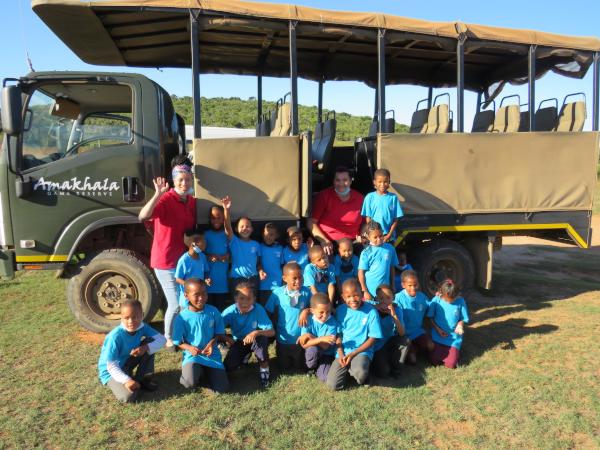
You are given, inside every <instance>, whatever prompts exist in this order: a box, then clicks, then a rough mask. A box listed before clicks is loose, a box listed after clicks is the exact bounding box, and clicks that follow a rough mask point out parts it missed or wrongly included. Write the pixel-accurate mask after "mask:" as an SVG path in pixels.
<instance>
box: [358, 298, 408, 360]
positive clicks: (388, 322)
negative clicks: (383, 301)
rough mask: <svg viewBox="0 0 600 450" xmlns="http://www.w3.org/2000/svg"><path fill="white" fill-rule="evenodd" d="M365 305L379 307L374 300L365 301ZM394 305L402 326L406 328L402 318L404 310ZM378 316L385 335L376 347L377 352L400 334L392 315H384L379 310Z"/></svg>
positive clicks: (378, 340)
mask: <svg viewBox="0 0 600 450" xmlns="http://www.w3.org/2000/svg"><path fill="white" fill-rule="evenodd" d="M365 303H369V304H370V305H373V306H374V307H375V305H377V301H373V300H365ZM392 305H394V310H395V311H396V316H398V320H399V321H400V323H401V324H402V326H404V318H403V317H402V309H400V307H399V306H398V305H396V304H394V303H392ZM375 309H377V308H376V307H375ZM377 314H379V321H380V323H381V333H382V334H383V337H382V338H381V339H377V342H376V343H375V345H374V348H375V351H378V350H380V349H382V348H383V346H384V345H385V344H386V342H387V341H388V340H389V339H390V338H391V337H392V336H395V335H396V334H398V329H397V328H396V322H394V319H392V316H391V315H390V314H387V313H386V314H383V313H381V312H379V310H378V311H377Z"/></svg>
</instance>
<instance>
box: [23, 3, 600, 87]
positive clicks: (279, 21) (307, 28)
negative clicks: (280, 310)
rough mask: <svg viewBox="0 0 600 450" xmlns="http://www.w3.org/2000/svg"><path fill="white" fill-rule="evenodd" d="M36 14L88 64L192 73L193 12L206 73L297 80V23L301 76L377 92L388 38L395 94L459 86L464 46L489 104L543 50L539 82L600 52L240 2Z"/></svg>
mask: <svg viewBox="0 0 600 450" xmlns="http://www.w3.org/2000/svg"><path fill="white" fill-rule="evenodd" d="M32 7H33V10H34V11H35V12H36V14H38V16H39V17H40V18H41V19H42V20H43V21H44V22H45V23H46V25H48V27H50V29H51V30H52V31H53V32H54V33H55V34H56V35H57V36H59V37H60V39H62V41H63V42H65V44H66V45H67V46H69V48H70V49H71V50H72V51H73V52H75V53H76V54H77V55H78V56H79V57H80V58H81V59H82V60H83V61H85V62H87V63H90V64H101V65H117V66H133V67H190V65H191V49H190V33H189V29H190V24H189V23H190V19H189V15H190V11H192V12H193V13H194V14H197V15H198V18H199V23H200V33H199V44H200V45H199V47H200V61H201V63H200V72H201V73H225V74H238V75H265V76H273V77H287V76H289V53H288V51H289V50H288V42H289V37H288V23H289V21H294V22H297V26H296V33H297V48H298V76H300V77H302V78H305V79H309V80H315V81H327V80H355V81H362V82H364V83H366V84H367V85H369V86H372V87H375V86H377V70H376V67H377V35H378V32H380V30H385V33H386V66H387V70H386V83H387V84H415V85H423V86H428V87H450V86H456V45H457V42H458V41H459V40H462V39H466V40H465V87H466V88H467V89H469V90H472V91H477V92H480V91H484V92H485V93H486V94H487V95H486V97H487V98H488V99H489V98H493V97H495V96H496V95H497V94H498V93H499V92H500V90H501V89H502V87H503V85H504V83H506V82H511V83H514V84H522V83H526V82H527V52H528V50H529V47H530V46H531V45H536V46H537V47H538V48H537V52H536V59H537V63H536V64H537V67H536V77H537V78H540V77H542V76H543V75H544V74H545V73H546V72H548V71H553V72H556V73H559V74H561V75H565V76H569V77H573V78H583V77H584V76H585V74H586V72H587V70H588V68H589V66H590V65H591V63H592V62H593V52H596V51H600V40H599V39H598V38H595V37H572V36H563V35H558V34H553V33H545V32H539V31H532V30H518V29H510V28H501V27H491V26H483V25H474V24H465V23H461V22H430V21H426V20H419V19H410V18H405V17H398V16H393V15H388V14H379V13H360V12H342V11H328V10H321V9H315V8H308V7H303V6H294V5H281V4H267V3H254V2H241V1H232V0H195V1H192V0H142V1H140V0H138V1H122V0H117V1H102V2H100V1H92V2H81V1H78V0H33V1H32ZM357 60H360V61H361V63H360V64H357V63H356V62H357Z"/></svg>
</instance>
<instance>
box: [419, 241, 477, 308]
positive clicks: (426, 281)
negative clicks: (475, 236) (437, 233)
mask: <svg viewBox="0 0 600 450" xmlns="http://www.w3.org/2000/svg"><path fill="white" fill-rule="evenodd" d="M415 263H416V264H415V265H416V268H417V270H418V274H419V281H420V283H421V289H422V290H423V292H424V293H425V294H426V295H428V296H429V297H433V296H434V295H435V293H436V291H437V289H438V286H439V284H440V283H441V282H442V281H444V280H445V279H447V278H451V279H452V280H453V281H454V282H455V283H456V284H457V285H458V286H460V288H461V289H462V291H463V292H465V291H468V290H469V289H471V288H472V287H473V283H474V281H475V266H474V264H473V259H472V258H471V255H470V253H469V252H468V251H467V249H466V248H465V247H463V246H462V245H460V244H458V243H457V242H454V241H450V240H447V239H440V240H438V241H433V242H432V243H431V244H430V245H428V246H427V247H425V248H424V249H419V250H418V251H417V257H416V261H415Z"/></svg>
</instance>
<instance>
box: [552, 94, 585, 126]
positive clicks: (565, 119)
mask: <svg viewBox="0 0 600 450" xmlns="http://www.w3.org/2000/svg"><path fill="white" fill-rule="evenodd" d="M585 115H586V111H585V102H584V101H582V100H580V101H576V102H569V103H565V104H564V105H563V106H562V108H561V109H560V114H559V116H558V122H557V124H556V127H555V129H554V131H581V130H583V124H584V123H585Z"/></svg>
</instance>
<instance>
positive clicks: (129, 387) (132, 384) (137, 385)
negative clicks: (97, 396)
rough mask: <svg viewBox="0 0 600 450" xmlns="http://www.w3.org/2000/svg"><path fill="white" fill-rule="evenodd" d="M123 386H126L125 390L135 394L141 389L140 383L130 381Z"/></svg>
mask: <svg viewBox="0 0 600 450" xmlns="http://www.w3.org/2000/svg"><path fill="white" fill-rule="evenodd" d="M123 384H124V386H125V389H127V390H128V391H129V392H135V391H137V390H138V389H139V388H140V383H138V382H137V381H135V380H128V381H126V382H125V383H123Z"/></svg>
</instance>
